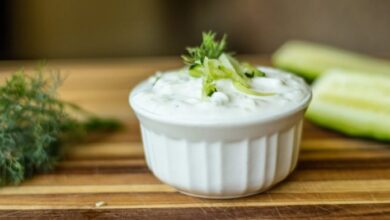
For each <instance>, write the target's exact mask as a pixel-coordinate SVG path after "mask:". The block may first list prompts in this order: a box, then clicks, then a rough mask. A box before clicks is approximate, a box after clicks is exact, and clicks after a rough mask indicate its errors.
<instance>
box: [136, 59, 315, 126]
mask: <svg viewBox="0 0 390 220" xmlns="http://www.w3.org/2000/svg"><path fill="white" fill-rule="evenodd" d="M259 69H260V70H261V71H262V72H264V73H265V74H266V76H264V77H254V78H252V79H251V81H250V84H251V87H252V89H254V90H256V91H260V92H272V93H274V95H270V96H255V95H250V94H246V93H243V92H241V91H238V90H237V89H236V88H235V87H234V86H233V84H232V81H231V80H230V79H220V80H217V81H216V87H217V91H216V92H214V93H213V94H212V95H211V97H204V96H203V95H202V80H203V79H202V78H195V77H192V76H190V75H189V74H188V69H187V68H183V69H179V70H174V71H166V72H158V73H156V74H155V75H153V76H151V77H150V78H149V79H148V80H147V81H145V82H144V83H142V84H141V85H140V86H138V87H137V88H136V89H135V90H134V91H133V93H132V94H131V96H130V102H131V104H132V105H133V107H136V108H139V109H142V110H144V111H147V112H149V113H152V114H154V115H156V116H161V117H167V118H175V119H177V120H183V121H211V122H212V121H223V120H229V119H230V118H236V119H237V118H242V117H253V116H256V118H263V117H264V118H266V117H270V116H273V115H277V114H280V113H283V112H286V111H288V110H289V109H293V108H294V107H295V106H298V105H300V104H301V103H302V102H303V101H305V100H306V99H308V98H309V97H310V88H309V87H308V86H307V84H306V83H305V82H304V80H303V79H301V78H299V77H297V76H295V75H292V74H289V73H286V72H283V71H280V70H277V69H273V68H268V67H259Z"/></svg>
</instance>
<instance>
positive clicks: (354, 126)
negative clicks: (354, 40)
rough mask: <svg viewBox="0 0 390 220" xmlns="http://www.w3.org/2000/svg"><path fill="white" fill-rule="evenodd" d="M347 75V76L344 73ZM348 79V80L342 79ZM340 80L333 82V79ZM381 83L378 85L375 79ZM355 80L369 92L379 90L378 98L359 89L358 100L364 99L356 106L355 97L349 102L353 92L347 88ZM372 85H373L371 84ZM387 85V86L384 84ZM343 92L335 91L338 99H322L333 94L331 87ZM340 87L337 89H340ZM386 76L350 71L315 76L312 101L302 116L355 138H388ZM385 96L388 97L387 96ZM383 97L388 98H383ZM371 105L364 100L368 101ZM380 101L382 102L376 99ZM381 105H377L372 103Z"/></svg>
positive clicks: (389, 81)
mask: <svg viewBox="0 0 390 220" xmlns="http://www.w3.org/2000/svg"><path fill="white" fill-rule="evenodd" d="M346 74H348V75H346ZM346 79H348V80H349V81H345V80H346ZM340 81H344V83H345V84H344V83H341V84H337V83H336V82H340ZM379 81H380V82H381V83H382V84H381V86H378V82H379ZM358 83H359V86H362V85H367V88H368V87H370V89H371V91H372V90H375V92H381V93H383V96H382V97H381V98H380V97H378V96H375V97H372V94H375V93H364V91H362V92H361V94H360V95H361V97H362V100H363V99H364V100H365V102H362V103H363V104H362V103H359V104H362V105H356V100H353V102H349V103H348V101H350V97H351V94H353V93H355V92H356V91H349V90H348V88H350V87H351V86H354V85H356V84H358ZM373 85H376V86H374V87H373ZM384 85H386V86H387V85H388V87H384ZM334 86H338V88H337V89H339V91H340V90H342V91H344V92H343V93H340V94H338V95H339V97H340V99H344V100H345V102H344V103H342V102H340V100H332V99H325V98H324V97H327V96H326V95H328V94H333V95H334V93H332V92H333V91H332V89H333V90H335V87H334ZM340 88H341V89H340ZM389 91H390V75H385V74H367V73H365V74H364V73H363V74H362V73H356V72H351V71H343V70H333V71H329V72H327V73H326V74H324V75H323V76H321V77H319V78H318V80H317V81H316V82H315V83H314V85H313V100H312V102H311V104H310V106H309V108H308V110H307V112H306V115H305V116H306V118H308V119H309V120H310V121H312V122H314V123H316V124H318V125H320V126H323V127H326V128H330V129H333V130H336V131H339V132H341V133H344V134H346V135H350V136H355V137H364V138H372V139H377V140H381V141H390V111H389V109H390V104H389V99H390V93H389ZM387 95H388V96H387ZM386 97H389V98H388V99H386ZM370 98H371V100H372V101H371V103H372V105H369V104H367V103H366V101H367V100H370ZM380 100H383V101H380ZM378 102H380V103H379V104H380V105H381V106H382V107H381V108H377V107H376V105H375V104H378Z"/></svg>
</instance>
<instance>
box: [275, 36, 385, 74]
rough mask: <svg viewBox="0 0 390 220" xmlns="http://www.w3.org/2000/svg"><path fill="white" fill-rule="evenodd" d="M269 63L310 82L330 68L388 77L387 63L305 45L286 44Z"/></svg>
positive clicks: (363, 56)
mask: <svg viewBox="0 0 390 220" xmlns="http://www.w3.org/2000/svg"><path fill="white" fill-rule="evenodd" d="M272 62H273V64H274V65H275V66H276V67H279V68H282V69H286V70H288V71H291V72H294V73H297V74H299V75H301V76H302V77H304V78H306V79H307V80H310V81H311V80H314V79H315V78H316V77H318V76H319V75H320V74H322V73H323V72H325V71H327V70H329V69H333V68H338V69H346V70H356V71H363V72H379V73H388V74H390V62H389V61H385V60H381V59H377V58H373V57H370V56H366V55H361V54H357V53H353V52H350V51H346V50H342V49H337V48H334V47H329V46H324V45H320V44H315V43H309V42H304V41H289V42H287V43H285V44H284V45H282V47H280V48H279V49H278V50H277V51H276V52H275V53H274V55H273V56H272Z"/></svg>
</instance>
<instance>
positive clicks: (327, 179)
mask: <svg viewBox="0 0 390 220" xmlns="http://www.w3.org/2000/svg"><path fill="white" fill-rule="evenodd" d="M244 59H246V60H249V61H251V62H253V63H259V64H265V65H267V64H269V61H268V59H267V58H266V57H261V56H252V57H244ZM33 63H34V62H31V61H30V62H21V61H17V62H16V61H12V62H4V61H3V62H0V78H2V79H4V78H5V77H6V76H7V74H9V73H12V71H14V70H16V69H17V68H19V67H21V66H22V65H23V66H25V67H26V69H27V70H28V69H29V68H30V67H31V66H32V64H33ZM180 65H181V64H180V61H179V60H178V59H175V58H169V57H168V58H167V57H165V58H142V59H141V58H139V59H135V58H133V59H116V60H82V61H80V60H67V61H49V67H50V68H53V69H59V70H61V72H63V74H65V75H67V80H66V81H65V84H64V85H63V87H62V88H61V91H60V94H61V97H62V98H63V99H66V100H69V101H72V102H76V103H78V104H80V105H81V106H82V107H84V108H86V109H88V110H91V111H93V112H96V113H97V114H99V115H102V116H113V117H117V118H118V119H120V120H122V121H123V123H124V124H125V125H126V127H125V129H123V130H122V131H120V132H118V133H115V134H113V135H110V136H107V137H102V138H101V139H100V141H99V142H90V143H85V144H79V145H76V146H72V147H71V148H70V149H69V153H68V155H67V157H66V158H65V159H64V161H63V162H61V163H60V164H59V165H58V167H57V169H56V170H55V171H54V172H50V173H44V174H40V175H37V176H35V177H33V178H32V179H29V180H27V181H25V182H24V183H23V184H22V185H20V186H10V187H3V188H0V218H2V219H20V218H28V219H54V218H62V219H99V218H101V219H112V218H115V217H118V218H124V219H259V218H261V219H329V218H339V219H390V144H389V143H384V142H375V141H370V140H363V139H356V138H355V139H354V138H348V137H345V136H343V135H340V134H338V133H335V132H332V131H328V130H325V129H322V128H319V127H317V126H315V125H313V124H311V123H309V122H305V124H304V132H303V141H302V145H301V155H300V159H299V163H298V167H297V169H296V171H295V172H294V173H293V174H292V175H291V176H290V177H288V179H287V180H286V181H284V182H282V183H280V184H278V185H277V186H276V187H274V188H273V189H271V190H269V191H267V192H265V193H262V194H259V195H256V196H251V197H247V198H242V199H232V200H208V199H200V198H194V197H189V196H186V195H182V194H180V193H178V192H176V190H175V189H173V188H171V187H169V186H167V185H165V184H163V183H161V182H160V181H159V180H157V179H156V178H155V177H154V176H153V175H152V174H151V172H150V171H149V170H148V169H147V167H146V164H145V160H144V156H143V150H142V143H141V140H140V131H139V127H138V121H137V120H136V118H135V116H134V114H133V112H132V110H131V109H130V107H129V106H128V93H129V91H130V90H131V88H132V87H133V86H134V85H135V84H136V83H138V82H140V81H141V80H143V79H145V78H146V77H147V76H148V75H151V74H153V73H154V72H155V71H157V70H166V69H170V68H175V67H179V66H180ZM2 73H4V74H2ZM99 201H102V202H101V204H102V206H100V207H97V206H96V203H97V202H99Z"/></svg>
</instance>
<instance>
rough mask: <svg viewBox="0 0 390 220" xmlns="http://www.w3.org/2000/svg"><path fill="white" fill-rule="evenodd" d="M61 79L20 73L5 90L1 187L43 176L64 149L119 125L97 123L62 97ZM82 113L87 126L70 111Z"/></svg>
mask: <svg viewBox="0 0 390 220" xmlns="http://www.w3.org/2000/svg"><path fill="white" fill-rule="evenodd" d="M61 83H62V78H61V77H60V75H59V74H51V75H49V76H47V75H44V74H43V69H42V68H38V69H37V70H36V71H35V73H34V74H33V75H26V74H25V73H24V71H23V70H20V71H18V72H16V73H14V74H13V75H11V76H10V78H9V79H8V80H7V81H6V82H5V83H4V84H3V85H1V86H0V185H8V184H18V183H20V182H22V181H23V180H24V179H25V178H27V177H30V176H32V175H33V174H35V173H38V172H46V171H50V170H52V169H53V168H54V167H55V165H56V163H57V162H58V161H59V159H60V158H61V156H62V155H63V150H64V148H63V145H64V144H65V143H68V142H69V141H75V140H81V139H83V138H85V137H86V135H87V134H88V132H90V131H113V130H116V129H118V128H119V127H120V123H119V122H118V121H116V120H113V119H102V118H98V117H96V116H94V115H92V114H91V113H86V112H85V111H84V110H82V109H81V108H79V107H77V106H76V105H74V104H70V103H66V102H63V101H61V100H59V99H58V98H57V94H56V91H57V88H58V87H59V86H60V85H61ZM67 109H72V111H76V112H81V113H82V114H84V115H85V116H86V119H85V120H84V121H79V120H76V119H75V118H74V117H72V116H70V114H68V113H67V112H66V111H67Z"/></svg>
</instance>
